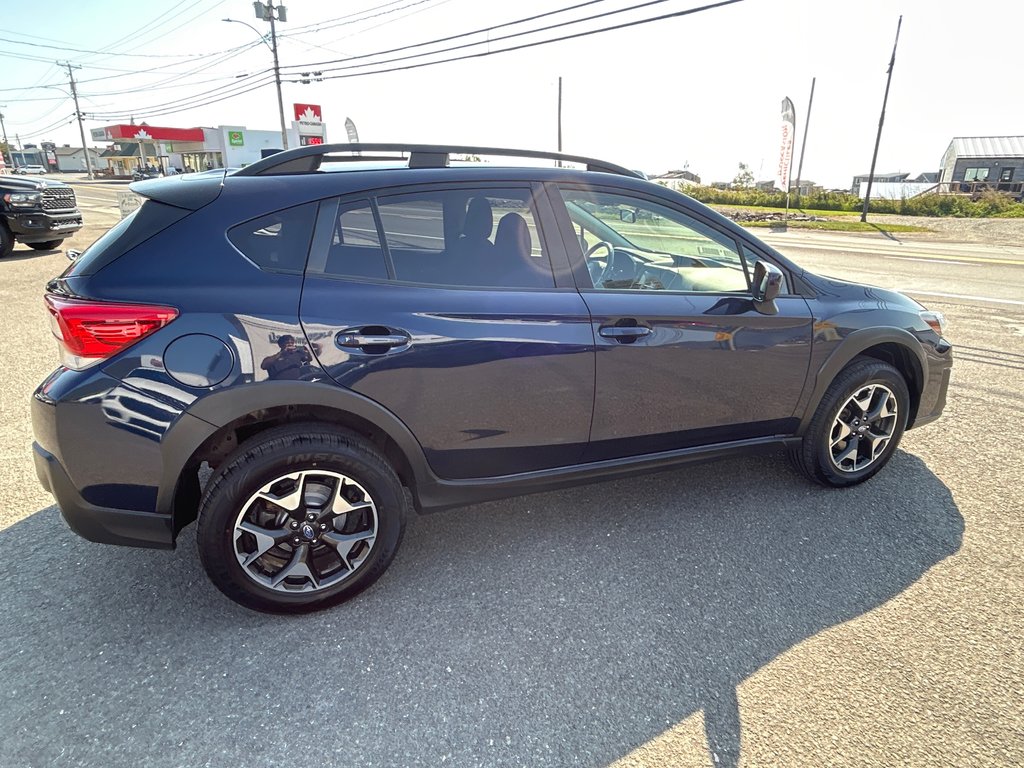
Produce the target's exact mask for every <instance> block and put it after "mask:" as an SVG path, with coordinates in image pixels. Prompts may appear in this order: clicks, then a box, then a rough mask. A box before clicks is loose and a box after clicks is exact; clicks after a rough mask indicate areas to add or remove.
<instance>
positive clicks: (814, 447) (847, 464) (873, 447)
mask: <svg viewBox="0 0 1024 768" xmlns="http://www.w3.org/2000/svg"><path fill="white" fill-rule="evenodd" d="M865 406H866V407H865ZM909 413H910V392H909V390H908V389H907V382H906V381H905V380H904V378H903V376H902V374H900V372H899V371H897V370H896V369H895V368H893V367H892V366H891V365H889V364H888V363H884V362H882V361H881V360H876V359H874V358H869V357H857V358H854V359H853V361H851V362H850V364H849V365H848V366H846V368H844V369H843V370H842V371H840V372H839V375H838V376H836V378H835V380H834V381H833V382H832V383H831V384H830V385H829V388H828V389H827V390H826V391H825V395H824V396H823V397H822V398H821V402H820V403H819V404H818V410H817V411H815V414H814V417H813V418H812V419H811V423H810V425H809V426H808V428H807V432H806V433H805V434H804V438H803V441H802V442H801V444H800V445H799V446H798V447H796V448H794V449H792V450H791V452H790V454H789V456H790V460H791V462H792V464H793V466H794V467H795V468H796V469H797V470H799V471H800V472H802V473H803V474H804V475H806V476H807V477H808V478H809V479H811V480H813V481H814V482H816V483H820V484H822V485H826V486H830V487H833V488H843V487H846V486H850V485H856V484H857V483H863V482H864V481H865V480H868V479H870V478H871V477H873V476H874V475H875V474H876V473H877V472H879V471H880V470H881V469H882V467H884V466H885V465H886V464H887V463H888V461H889V459H890V458H892V455H893V453H895V452H896V448H897V447H898V446H899V443H900V438H901V437H902V436H903V431H904V429H906V426H907V417H908V415H909ZM865 417H867V418H865Z"/></svg>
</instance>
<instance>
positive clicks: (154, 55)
mask: <svg viewBox="0 0 1024 768" xmlns="http://www.w3.org/2000/svg"><path fill="white" fill-rule="evenodd" d="M0 42H4V43H14V44H15V45H26V46H29V47H31V48H52V49H54V50H58V51H74V52H75V53H94V54H102V55H103V56H131V57H135V58H147V59H178V63H179V64H180V63H181V60H182V59H192V58H195V57H196V55H197V54H194V53H187V54H184V55H183V54H173V53H119V52H115V51H111V52H109V53H107V52H105V51H90V50H87V49H85V48H71V47H69V46H66V45H46V44H45V43H27V42H23V41H21V40H12V39H11V38H9V37H0Z"/></svg>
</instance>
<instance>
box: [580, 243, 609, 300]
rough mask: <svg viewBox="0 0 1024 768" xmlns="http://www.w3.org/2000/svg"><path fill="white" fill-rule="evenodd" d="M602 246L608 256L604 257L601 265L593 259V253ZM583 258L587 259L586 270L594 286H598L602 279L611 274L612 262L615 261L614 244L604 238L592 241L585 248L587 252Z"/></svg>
mask: <svg viewBox="0 0 1024 768" xmlns="http://www.w3.org/2000/svg"><path fill="white" fill-rule="evenodd" d="M602 248H604V249H605V250H606V251H608V256H607V258H605V261H604V266H603V267H602V266H601V265H600V264H599V263H598V262H597V260H596V259H594V254H595V253H596V252H597V251H599V250H600V249H602ZM584 258H586V260H587V271H589V272H590V279H591V281H593V283H594V287H595V288H600V287H601V285H602V284H603V283H604V281H605V280H606V279H607V278H608V277H609V276H610V275H611V272H612V262H613V261H615V246H613V245H612V244H611V243H609V242H608V241H606V240H601V241H599V242H596V243H594V244H593V245H592V246H590V247H589V248H588V249H587V253H586V255H585V256H584Z"/></svg>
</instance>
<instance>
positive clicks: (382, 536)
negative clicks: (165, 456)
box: [197, 443, 404, 613]
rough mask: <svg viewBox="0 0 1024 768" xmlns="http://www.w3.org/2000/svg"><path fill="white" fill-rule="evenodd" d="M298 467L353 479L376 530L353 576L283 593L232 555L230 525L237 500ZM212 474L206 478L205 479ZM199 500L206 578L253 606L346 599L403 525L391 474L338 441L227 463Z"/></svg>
mask: <svg viewBox="0 0 1024 768" xmlns="http://www.w3.org/2000/svg"><path fill="white" fill-rule="evenodd" d="M300 470H327V471H332V472H338V473H339V474H343V475H346V476H347V477H350V478H351V479H352V480H354V481H355V482H357V483H359V485H361V486H362V487H363V488H364V489H365V490H366V492H367V493H368V494H369V495H370V498H371V499H372V500H373V502H374V505H375V506H376V509H377V536H376V539H375V541H374V546H373V549H372V551H371V552H370V555H369V556H368V557H367V558H366V560H364V561H363V562H362V563H361V564H360V565H359V567H358V569H357V571H356V573H355V574H354V575H353V576H350V577H349V578H347V579H345V580H343V581H342V582H341V583H339V584H337V585H335V586H334V587H331V588H329V589H326V590H323V591H318V592H312V593H296V594H294V595H289V594H286V593H283V592H278V591H276V590H271V589H268V588H266V587H263V586H261V585H260V584H257V583H256V582H255V581H253V580H252V579H251V578H250V577H249V576H248V575H246V573H245V572H244V570H243V568H242V566H241V564H240V563H239V562H238V560H237V559H236V557H235V547H234V527H235V521H236V519H237V517H238V514H239V512H240V511H241V508H242V505H243V504H244V503H245V502H246V501H247V500H248V499H249V498H251V497H252V495H253V494H254V493H256V491H257V490H259V489H260V488H262V487H263V486H264V485H266V484H267V483H269V482H270V481H272V480H274V479H276V478H278V477H281V476H282V475H285V474H288V473H289V472H297V471H300ZM217 479H218V478H213V479H211V483H212V482H215V481H216V480H217ZM219 479H220V481H221V485H220V486H219V487H217V488H216V489H215V492H214V493H213V494H211V495H210V497H209V499H208V500H207V502H206V503H205V504H204V505H203V509H202V512H201V515H200V526H199V530H198V534H197V536H198V544H199V553H200V557H201V559H202V561H203V565H204V567H205V568H206V571H207V573H208V574H209V576H210V578H211V579H212V580H213V581H214V583H215V584H216V585H217V587H218V588H220V589H221V591H223V592H224V593H225V594H227V595H228V597H230V598H232V599H233V600H236V601H237V602H239V603H241V604H243V605H245V606H247V607H250V608H255V609H257V610H262V611H274V612H283V613H290V612H303V611H309V610H316V609H319V608H324V607H327V606H330V605H334V604H337V603H339V602H342V601H343V600H346V599H348V598H350V597H352V596H354V595H356V594H357V593H359V592H361V591H362V590H363V589H366V588H367V587H368V586H370V585H371V584H372V583H373V582H374V581H376V580H377V579H378V578H379V577H380V575H381V574H382V573H383V572H384V570H385V569H386V568H387V566H388V565H389V564H390V562H391V560H392V559H393V557H394V555H395V552H396V550H397V548H398V544H399V542H400V541H401V538H402V533H403V529H404V499H403V498H401V497H400V496H399V494H400V493H401V487H400V486H398V485H397V479H396V478H394V476H393V475H392V476H388V473H387V472H386V471H383V470H382V468H380V467H378V466H377V465H376V463H375V462H374V461H371V460H367V459H366V458H365V457H364V456H363V455H361V454H360V453H359V452H357V451H352V450H347V449H346V447H345V446H344V445H338V446H330V447H328V446H327V445H326V444H324V443H322V444H321V445H319V446H315V445H308V444H307V445H302V446H291V447H289V448H286V449H284V450H280V449H279V450H276V451H273V452H270V453H267V454H264V455H259V456H254V457H252V458H251V459H250V460H248V461H246V462H244V463H242V464H240V465H236V464H232V465H230V466H229V467H228V471H227V472H226V473H225V475H224V477H222V478H219Z"/></svg>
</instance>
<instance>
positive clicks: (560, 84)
mask: <svg viewBox="0 0 1024 768" xmlns="http://www.w3.org/2000/svg"><path fill="white" fill-rule="evenodd" d="M558 151H559V152H561V151H562V76H561V75H559V76H558ZM559 165H561V163H559Z"/></svg>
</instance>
